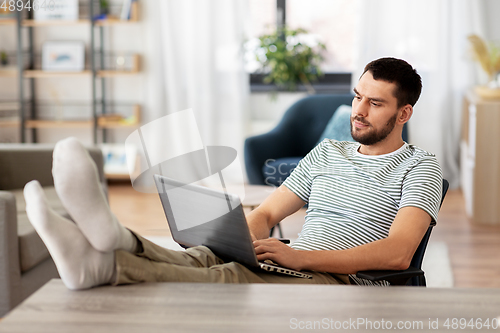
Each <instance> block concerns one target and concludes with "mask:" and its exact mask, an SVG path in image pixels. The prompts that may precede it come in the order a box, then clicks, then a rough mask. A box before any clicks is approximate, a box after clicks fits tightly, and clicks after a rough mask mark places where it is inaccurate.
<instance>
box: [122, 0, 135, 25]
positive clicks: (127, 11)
mask: <svg viewBox="0 0 500 333" xmlns="http://www.w3.org/2000/svg"><path fill="white" fill-rule="evenodd" d="M137 8H138V3H137V0H123V7H122V12H121V14H120V20H122V21H137V19H138V17H137V16H138V15H137Z"/></svg>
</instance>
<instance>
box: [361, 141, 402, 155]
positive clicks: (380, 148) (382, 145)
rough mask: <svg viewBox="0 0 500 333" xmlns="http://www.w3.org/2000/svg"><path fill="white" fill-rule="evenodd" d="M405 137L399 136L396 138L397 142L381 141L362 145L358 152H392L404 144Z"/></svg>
mask: <svg viewBox="0 0 500 333" xmlns="http://www.w3.org/2000/svg"><path fill="white" fill-rule="evenodd" d="M404 143H405V142H404V141H403V139H401V138H399V140H395V142H385V140H383V141H382V142H379V143H377V144H374V145H369V146H366V145H360V146H359V149H358V152H359V153H360V154H363V155H384V154H389V153H392V152H393V151H396V150H398V149H399V148H401V147H402V146H403V145H404Z"/></svg>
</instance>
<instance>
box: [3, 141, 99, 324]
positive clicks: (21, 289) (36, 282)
mask: <svg viewBox="0 0 500 333" xmlns="http://www.w3.org/2000/svg"><path fill="white" fill-rule="evenodd" d="M88 150H89V152H90V155H91V156H92V158H93V160H94V161H95V162H96V164H97V166H98V170H99V179H100V181H101V184H102V187H103V190H104V192H105V193H106V195H107V185H106V180H105V177H104V159H103V156H102V153H101V150H100V149H99V148H88ZM52 151H53V146H50V145H37V144H0V317H2V316H4V315H5V314H6V313H7V312H8V311H10V310H11V309H12V308H14V307H15V306H16V305H18V304H19V303H20V302H22V301H23V300H24V299H25V298H27V297H28V296H29V295H31V294H32V293H33V292H35V291H36V290H37V289H38V288H40V287H41V286H43V285H44V284H45V283H46V282H47V281H49V280H50V279H52V278H57V277H59V275H58V273H57V269H56V267H55V265H54V262H53V261H52V258H51V257H50V254H49V252H48V251H47V248H46V247H45V245H44V243H43V242H42V240H41V239H40V237H39V236H38V234H37V233H36V231H35V229H34V228H33V226H32V225H31V223H30V221H29V220H28V217H27V215H26V203H25V201H24V196H23V188H24V185H25V184H26V183H27V182H29V181H31V180H33V179H36V180H38V181H39V182H40V183H41V185H42V186H43V187H44V190H45V193H46V195H47V198H48V201H49V205H50V206H51V207H52V208H53V209H54V210H55V211H56V212H57V213H59V214H61V215H62V216H64V217H67V218H70V219H71V217H70V216H69V214H68V213H67V212H66V210H65V209H64V207H63V205H62V203H61V201H60V200H59V198H58V197H57V194H56V192H55V189H54V181H53V179H52V172H51V170H52Z"/></svg>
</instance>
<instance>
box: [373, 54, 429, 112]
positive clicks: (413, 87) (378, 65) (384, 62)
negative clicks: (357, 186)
mask: <svg viewBox="0 0 500 333" xmlns="http://www.w3.org/2000/svg"><path fill="white" fill-rule="evenodd" d="M368 71H369V72H370V73H371V74H372V75H373V78H374V79H375V80H382V81H386V82H389V83H394V84H395V85H396V90H395V91H394V92H393V94H394V97H396V99H397V100H398V108H400V107H402V106H405V105H406V104H410V105H411V106H414V105H415V103H417V101H418V98H419V97H420V92H421V91H422V79H421V78H420V75H418V73H417V71H416V70H415V69H413V67H411V65H410V64H409V63H407V62H406V61H404V60H401V59H396V58H380V59H377V60H374V61H372V62H370V63H369V64H368V65H366V67H365V70H364V71H363V74H365V73H366V72H368Z"/></svg>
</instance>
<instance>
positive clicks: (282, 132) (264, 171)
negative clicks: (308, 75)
mask: <svg viewBox="0 0 500 333" xmlns="http://www.w3.org/2000/svg"><path fill="white" fill-rule="evenodd" d="M352 99H353V96H352V95H351V94H344V95H312V96H308V97H305V98H303V99H301V100H299V101H297V102H296V103H295V104H293V105H292V106H290V108H289V109H288V110H287V111H286V112H285V114H284V116H283V118H282V119H281V121H280V122H279V124H278V125H277V126H276V127H275V128H274V129H272V130H271V131H270V132H268V133H265V134H261V135H257V136H252V137H249V138H247V139H246V140H245V167H246V171H247V176H248V180H249V182H250V184H259V185H275V186H279V185H281V183H282V182H283V181H284V180H285V179H286V177H288V175H289V174H290V172H291V171H292V170H293V168H295V166H297V164H298V162H299V161H300V160H301V159H302V158H303V157H304V156H305V155H306V154H307V153H308V152H309V151H310V150H311V149H313V148H314V147H315V145H316V143H317V142H318V140H319V138H320V136H321V134H322V133H323V130H324V129H325V127H326V125H327V123H328V121H329V120H330V118H331V117H332V115H333V114H334V112H335V111H336V110H337V108H338V107H339V106H340V105H342V104H347V105H351V103H352ZM407 138H408V134H407V129H406V126H405V128H404V129H403V140H405V141H408V140H407Z"/></svg>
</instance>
